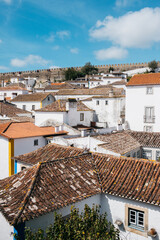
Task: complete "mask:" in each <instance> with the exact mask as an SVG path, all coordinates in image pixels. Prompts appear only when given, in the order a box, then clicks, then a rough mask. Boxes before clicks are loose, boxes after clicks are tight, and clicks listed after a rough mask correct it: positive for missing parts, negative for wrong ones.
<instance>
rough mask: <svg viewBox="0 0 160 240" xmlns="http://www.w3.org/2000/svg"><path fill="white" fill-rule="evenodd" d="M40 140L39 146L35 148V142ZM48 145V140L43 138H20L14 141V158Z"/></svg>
mask: <svg viewBox="0 0 160 240" xmlns="http://www.w3.org/2000/svg"><path fill="white" fill-rule="evenodd" d="M36 139H38V146H34V140H36ZM45 145H46V139H45V138H44V137H42V136H40V137H31V138H20V139H15V140H14V156H18V155H21V154H25V153H29V152H32V151H34V150H36V149H38V148H40V147H43V146H45Z"/></svg>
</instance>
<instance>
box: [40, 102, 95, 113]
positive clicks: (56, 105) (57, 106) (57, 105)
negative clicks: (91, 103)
mask: <svg viewBox="0 0 160 240" xmlns="http://www.w3.org/2000/svg"><path fill="white" fill-rule="evenodd" d="M67 102H68V100H62V99H59V100H57V101H55V102H53V103H51V104H49V105H47V106H46V107H44V108H41V109H38V110H36V112H66V111H68V110H67V109H66V103H67ZM77 111H93V110H92V109H89V108H88V107H87V106H86V105H85V104H84V103H82V102H81V101H78V102H77Z"/></svg>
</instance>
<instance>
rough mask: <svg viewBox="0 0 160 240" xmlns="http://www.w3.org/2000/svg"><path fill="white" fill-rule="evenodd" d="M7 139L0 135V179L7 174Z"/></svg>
mask: <svg viewBox="0 0 160 240" xmlns="http://www.w3.org/2000/svg"><path fill="white" fill-rule="evenodd" d="M8 161H9V141H8V139H7V138H4V137H2V136H0V179H3V178H5V177H8V176H9V165H8Z"/></svg>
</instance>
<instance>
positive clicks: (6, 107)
mask: <svg viewBox="0 0 160 240" xmlns="http://www.w3.org/2000/svg"><path fill="white" fill-rule="evenodd" d="M29 113H30V112H28V111H26V110H22V109H20V108H17V107H16V106H15V105H14V104H12V103H9V102H6V101H0V115H1V116H3V115H6V116H7V117H16V116H17V115H18V114H29Z"/></svg>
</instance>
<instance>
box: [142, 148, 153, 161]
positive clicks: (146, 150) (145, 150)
mask: <svg viewBox="0 0 160 240" xmlns="http://www.w3.org/2000/svg"><path fill="white" fill-rule="evenodd" d="M144 152H148V153H149V152H150V153H151V158H145V156H144ZM142 157H143V158H144V159H152V150H148V149H143V151H142Z"/></svg>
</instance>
